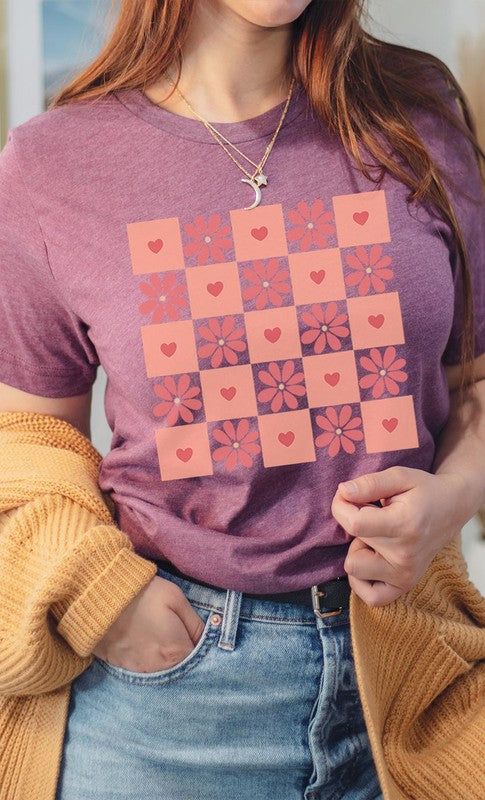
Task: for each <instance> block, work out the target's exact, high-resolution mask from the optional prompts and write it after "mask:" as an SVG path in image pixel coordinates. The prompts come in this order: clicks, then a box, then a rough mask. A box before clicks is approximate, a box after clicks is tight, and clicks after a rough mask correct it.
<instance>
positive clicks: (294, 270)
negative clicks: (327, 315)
mask: <svg viewBox="0 0 485 800" xmlns="http://www.w3.org/2000/svg"><path fill="white" fill-rule="evenodd" d="M288 260H289V262H290V271H291V282H292V285H293V297H294V298H295V303H296V305H306V304H308V303H318V302H325V301H327V300H343V299H344V298H345V285H344V277H343V271H342V261H341V257H340V250H339V249H338V248H332V249H329V250H310V251H309V252H308V253H290V255H289V256H288Z"/></svg>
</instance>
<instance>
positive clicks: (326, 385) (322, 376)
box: [302, 350, 360, 408]
mask: <svg viewBox="0 0 485 800" xmlns="http://www.w3.org/2000/svg"><path fill="white" fill-rule="evenodd" d="M302 361H303V371H304V373H305V383H306V389H307V396H308V405H309V407H310V408H315V407H317V406H327V405H328V406H336V405H340V404H341V403H356V402H358V401H359V400H360V394H359V385H358V380H357V368H356V364H355V355H354V351H353V350H342V351H341V352H338V353H322V354H321V355H318V356H304V357H303V359H302Z"/></svg>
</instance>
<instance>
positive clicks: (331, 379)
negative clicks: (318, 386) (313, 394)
mask: <svg viewBox="0 0 485 800" xmlns="http://www.w3.org/2000/svg"><path fill="white" fill-rule="evenodd" d="M323 377H324V378H325V380H326V381H327V383H329V384H330V386H336V385H337V383H338V382H339V380H340V372H326V373H325V375H324V376H323Z"/></svg>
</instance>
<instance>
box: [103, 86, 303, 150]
mask: <svg viewBox="0 0 485 800" xmlns="http://www.w3.org/2000/svg"><path fill="white" fill-rule="evenodd" d="M113 94H114V96H115V97H116V98H117V99H118V100H119V101H120V102H121V103H122V104H123V105H124V106H126V108H128V109H129V111H131V112H132V113H133V114H136V115H137V116H139V117H141V118H142V119H144V120H145V121H146V122H149V123H150V124H151V125H154V126H155V127H157V128H161V129H163V130H165V131H167V132H168V133H171V134H173V135H174V136H180V137H181V138H184V139H194V140H195V141H199V142H204V143H205V144H214V145H217V146H220V145H219V144H218V142H217V141H216V140H215V139H214V137H213V136H212V134H210V133H209V131H208V130H207V128H206V127H205V125H204V124H203V122H201V121H200V120H198V119H194V118H192V117H184V116H182V115H181V114H175V113H174V112H173V111H168V109H166V108H162V107H161V106H159V105H157V104H156V103H154V102H153V101H152V100H151V99H150V98H149V97H148V95H146V94H145V92H143V91H142V89H137V88H131V87H124V88H122V89H116V90H114V91H113ZM285 103H286V98H285V100H282V101H281V102H280V103H278V104H277V105H275V106H272V107H271V108H269V109H267V110H266V111H263V113H262V114H258V115H257V116H255V117H250V118H248V119H244V120H240V121H239V122H215V121H212V120H209V122H211V124H212V125H214V127H215V128H216V129H217V130H218V131H220V133H222V134H224V136H227V138H228V139H230V140H231V141H232V142H233V143H234V144H237V143H238V142H247V141H251V140H253V139H259V138H261V137H263V136H266V135H268V134H272V133H274V132H275V130H276V127H277V125H278V123H279V120H280V117H281V113H282V111H283V108H284V106H285ZM308 105H309V103H308V96H307V94H306V92H305V90H304V88H303V85H302V84H301V83H299V82H296V83H295V87H294V89H293V94H292V96H291V99H290V103H289V106H288V110H287V112H286V116H285V118H284V120H283V124H282V126H281V129H280V130H283V128H285V127H286V126H287V125H289V124H290V123H292V122H293V120H295V119H296V118H297V117H298V116H299V115H300V114H301V113H302V112H303V110H304V109H305V108H307V107H308Z"/></svg>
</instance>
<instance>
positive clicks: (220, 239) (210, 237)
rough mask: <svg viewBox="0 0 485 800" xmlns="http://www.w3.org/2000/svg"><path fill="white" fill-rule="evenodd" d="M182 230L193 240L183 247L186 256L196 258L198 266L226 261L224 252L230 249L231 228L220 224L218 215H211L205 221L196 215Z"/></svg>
mask: <svg viewBox="0 0 485 800" xmlns="http://www.w3.org/2000/svg"><path fill="white" fill-rule="evenodd" d="M184 230H185V232H186V233H187V235H188V236H190V237H191V239H192V240H193V241H191V242H189V243H188V244H186V245H185V246H184V253H185V255H186V256H197V264H199V265H201V264H209V263H214V262H220V261H226V252H227V251H228V250H230V249H231V247H232V239H231V228H230V226H229V225H223V224H222V218H221V215H220V214H217V213H214V214H211V215H210V217H209V219H207V220H206V218H205V217H203V216H202V215H201V214H198V215H197V216H196V217H195V218H194V221H193V222H187V223H186V224H185V225H184Z"/></svg>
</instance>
